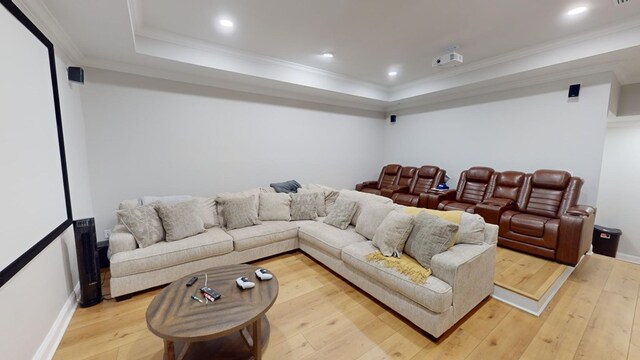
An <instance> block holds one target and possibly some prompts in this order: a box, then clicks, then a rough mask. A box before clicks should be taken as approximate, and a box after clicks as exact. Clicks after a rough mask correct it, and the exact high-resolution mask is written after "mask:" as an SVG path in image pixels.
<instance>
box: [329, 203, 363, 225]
mask: <svg viewBox="0 0 640 360" xmlns="http://www.w3.org/2000/svg"><path fill="white" fill-rule="evenodd" d="M357 209H358V203H357V202H355V201H351V200H346V199H341V198H338V200H336V202H335V204H334V205H333V208H332V209H331V212H330V213H329V215H327V217H326V218H325V219H324V223H325V224H329V225H331V226H335V227H337V228H339V229H342V230H344V229H346V228H347V227H348V226H349V223H351V218H352V217H353V214H355V213H356V210H357Z"/></svg>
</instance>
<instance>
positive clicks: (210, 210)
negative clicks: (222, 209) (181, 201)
mask: <svg viewBox="0 0 640 360" xmlns="http://www.w3.org/2000/svg"><path fill="white" fill-rule="evenodd" d="M194 199H197V200H198V201H199V202H200V217H201V218H202V222H204V227H205V228H207V229H208V228H210V227H214V226H220V223H219V222H218V209H217V208H216V199H215V198H205V197H195V198H194Z"/></svg>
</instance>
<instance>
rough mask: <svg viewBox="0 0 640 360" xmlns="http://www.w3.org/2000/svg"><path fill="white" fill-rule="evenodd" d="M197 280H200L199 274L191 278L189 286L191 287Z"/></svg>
mask: <svg viewBox="0 0 640 360" xmlns="http://www.w3.org/2000/svg"><path fill="white" fill-rule="evenodd" d="M196 281H198V277H197V276H194V277H192V278H191V279H190V280H189V282H187V287H189V286H191V285H193V284H195V283H196Z"/></svg>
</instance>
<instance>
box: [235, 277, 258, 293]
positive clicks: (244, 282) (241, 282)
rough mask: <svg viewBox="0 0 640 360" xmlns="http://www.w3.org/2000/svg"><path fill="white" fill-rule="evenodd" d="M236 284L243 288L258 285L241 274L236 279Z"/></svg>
mask: <svg viewBox="0 0 640 360" xmlns="http://www.w3.org/2000/svg"><path fill="white" fill-rule="evenodd" d="M236 285H238V287H239V288H240V289H242V290H246V289H251V288H252V287H254V286H256V283H254V282H251V281H249V278H248V277H246V276H241V277H239V278H237V279H236Z"/></svg>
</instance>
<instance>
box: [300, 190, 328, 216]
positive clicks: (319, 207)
mask: <svg viewBox="0 0 640 360" xmlns="http://www.w3.org/2000/svg"><path fill="white" fill-rule="evenodd" d="M298 194H318V195H317V196H316V201H317V204H316V211H317V212H318V216H321V217H325V216H327V207H326V206H325V204H324V190H322V189H313V190H311V189H302V188H300V189H298Z"/></svg>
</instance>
